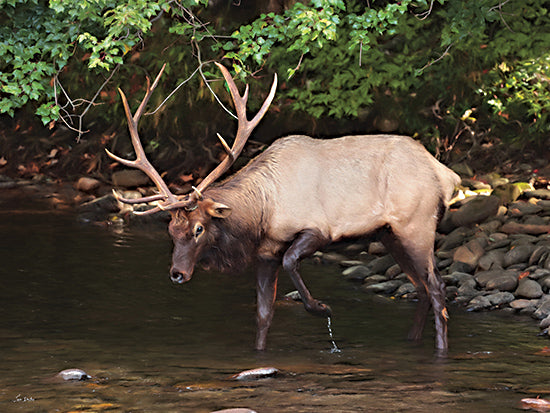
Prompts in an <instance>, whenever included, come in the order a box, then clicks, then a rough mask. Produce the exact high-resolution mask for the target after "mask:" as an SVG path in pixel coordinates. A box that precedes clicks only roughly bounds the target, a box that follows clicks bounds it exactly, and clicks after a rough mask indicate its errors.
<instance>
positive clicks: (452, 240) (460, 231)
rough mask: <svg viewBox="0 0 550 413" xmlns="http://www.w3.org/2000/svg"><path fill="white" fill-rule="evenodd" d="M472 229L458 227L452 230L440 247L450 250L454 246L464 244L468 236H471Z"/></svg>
mask: <svg viewBox="0 0 550 413" xmlns="http://www.w3.org/2000/svg"><path fill="white" fill-rule="evenodd" d="M470 233H471V231H470V230H469V229H467V228H463V227H460V228H456V229H455V230H453V231H452V232H450V233H449V234H448V235H447V236H446V237H445V238H444V239H443V241H442V242H441V245H439V249H441V250H443V251H449V250H452V249H453V248H456V247H458V246H459V245H462V244H463V243H464V240H465V239H466V237H467V236H469V235H470Z"/></svg>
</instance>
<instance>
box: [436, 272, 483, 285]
mask: <svg viewBox="0 0 550 413" xmlns="http://www.w3.org/2000/svg"><path fill="white" fill-rule="evenodd" d="M442 278H443V281H445V284H447V285H463V284H464V283H465V282H470V281H473V286H474V287H475V286H476V282H475V280H474V276H473V275H471V274H468V273H465V272H453V273H451V274H446V275H443V276H442Z"/></svg>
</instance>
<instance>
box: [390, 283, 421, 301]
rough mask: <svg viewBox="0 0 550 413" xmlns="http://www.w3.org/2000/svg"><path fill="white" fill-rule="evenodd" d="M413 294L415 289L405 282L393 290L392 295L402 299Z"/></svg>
mask: <svg viewBox="0 0 550 413" xmlns="http://www.w3.org/2000/svg"><path fill="white" fill-rule="evenodd" d="M413 293H416V287H415V286H414V285H413V284H412V283H410V282H406V283H405V284H401V285H400V286H399V288H398V289H397V290H395V292H394V293H393V295H394V296H396V297H402V296H404V295H409V294H413Z"/></svg>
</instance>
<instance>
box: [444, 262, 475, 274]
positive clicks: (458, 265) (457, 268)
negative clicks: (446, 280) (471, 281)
mask: <svg viewBox="0 0 550 413" xmlns="http://www.w3.org/2000/svg"><path fill="white" fill-rule="evenodd" d="M473 271H474V268H473V267H472V266H471V265H470V264H467V263H465V262H461V261H454V262H453V263H452V264H451V265H450V266H449V272H465V273H470V272H473Z"/></svg>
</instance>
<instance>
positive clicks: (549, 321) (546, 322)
mask: <svg viewBox="0 0 550 413" xmlns="http://www.w3.org/2000/svg"><path fill="white" fill-rule="evenodd" d="M539 327H540V328H547V327H550V315H549V316H547V317H545V318H543V319H542V321H541V322H540V323H539Z"/></svg>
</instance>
